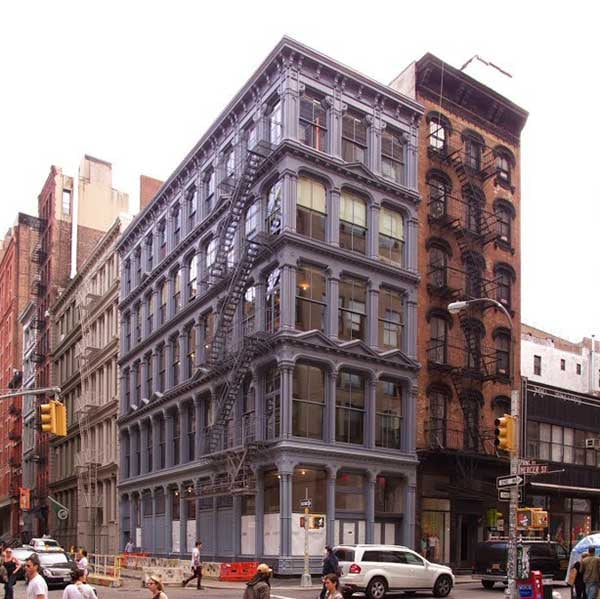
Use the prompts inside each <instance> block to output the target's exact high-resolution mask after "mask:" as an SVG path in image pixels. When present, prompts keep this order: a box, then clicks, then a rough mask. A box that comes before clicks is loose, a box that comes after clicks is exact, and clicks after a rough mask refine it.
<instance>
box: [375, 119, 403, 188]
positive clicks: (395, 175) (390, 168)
mask: <svg viewBox="0 0 600 599" xmlns="http://www.w3.org/2000/svg"><path fill="white" fill-rule="evenodd" d="M381 171H382V174H383V176H384V177H386V178H388V179H391V180H392V181H395V182H396V183H399V184H400V185H404V143H403V141H402V136H401V134H400V133H399V132H397V131H394V130H393V129H390V128H387V129H385V130H384V132H383V135H382V137H381Z"/></svg>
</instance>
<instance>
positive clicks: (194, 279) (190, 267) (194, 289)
mask: <svg viewBox="0 0 600 599" xmlns="http://www.w3.org/2000/svg"><path fill="white" fill-rule="evenodd" d="M187 271H188V284H187V300H188V302H191V301H192V300H193V299H195V298H196V294H197V293H198V257H197V256H196V254H194V255H193V256H190V258H188V263H187Z"/></svg>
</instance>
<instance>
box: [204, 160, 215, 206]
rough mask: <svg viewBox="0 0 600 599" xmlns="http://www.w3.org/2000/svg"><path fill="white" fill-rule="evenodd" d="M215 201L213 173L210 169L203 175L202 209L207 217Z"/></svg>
mask: <svg viewBox="0 0 600 599" xmlns="http://www.w3.org/2000/svg"><path fill="white" fill-rule="evenodd" d="M214 200H215V171H214V170H213V169H210V170H209V171H208V172H206V173H205V174H204V208H205V214H206V215H208V214H210V213H211V212H212V210H213V208H214Z"/></svg>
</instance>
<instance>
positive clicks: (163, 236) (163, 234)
mask: <svg viewBox="0 0 600 599" xmlns="http://www.w3.org/2000/svg"><path fill="white" fill-rule="evenodd" d="M166 255H167V223H166V222H165V221H164V220H163V221H161V222H160V224H159V225H158V261H159V262H160V261H161V260H163V259H164V258H165V256H166Z"/></svg>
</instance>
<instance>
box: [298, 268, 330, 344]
mask: <svg viewBox="0 0 600 599" xmlns="http://www.w3.org/2000/svg"><path fill="white" fill-rule="evenodd" d="M326 302H327V279H326V275H325V270H324V269H321V268H317V267H312V266H299V267H298V270H297V271H296V328H297V329H298V330H300V331H310V330H313V329H317V330H319V331H322V332H325V314H326V308H327V303H326Z"/></svg>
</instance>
